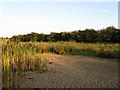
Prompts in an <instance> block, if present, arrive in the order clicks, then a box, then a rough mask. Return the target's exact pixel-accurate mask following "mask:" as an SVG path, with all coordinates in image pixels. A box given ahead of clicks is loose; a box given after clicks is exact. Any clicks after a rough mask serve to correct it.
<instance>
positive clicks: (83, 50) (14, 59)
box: [2, 40, 120, 88]
mask: <svg viewBox="0 0 120 90" xmlns="http://www.w3.org/2000/svg"><path fill="white" fill-rule="evenodd" d="M49 52H52V53H57V54H72V55H87V56H95V57H105V58H119V57H120V56H119V55H118V52H119V50H118V44H112V43H111V44H110V43H109V44H108V43H106V44H104V43H76V42H10V41H9V40H8V41H3V45H2V76H3V77H2V83H3V87H5V88H8V87H19V85H18V84H17V77H18V75H21V74H22V75H24V72H27V71H34V70H38V69H40V70H44V71H45V70H46V66H47V61H48V60H50V59H51V58H55V57H54V56H53V57H51V56H47V58H44V57H43V56H42V53H49ZM40 53H41V56H39V57H38V54H40ZM15 80H16V81H15Z"/></svg>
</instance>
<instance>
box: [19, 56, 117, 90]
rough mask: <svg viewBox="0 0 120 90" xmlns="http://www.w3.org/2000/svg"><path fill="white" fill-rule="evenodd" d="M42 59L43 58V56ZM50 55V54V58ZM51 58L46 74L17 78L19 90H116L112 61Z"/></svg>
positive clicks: (32, 74) (115, 64) (78, 57)
mask: <svg viewBox="0 0 120 90" xmlns="http://www.w3.org/2000/svg"><path fill="white" fill-rule="evenodd" d="M45 55H46V54H45ZM51 55H52V54H51ZM54 55H55V59H54V60H51V61H50V62H51V63H49V64H48V66H49V67H50V69H51V70H50V71H46V72H43V73H40V72H39V71H36V72H27V73H26V74H25V76H22V77H21V78H19V85H20V87H21V88H117V87H118V63H117V60H115V59H101V58H94V57H87V56H73V55H57V54H54Z"/></svg>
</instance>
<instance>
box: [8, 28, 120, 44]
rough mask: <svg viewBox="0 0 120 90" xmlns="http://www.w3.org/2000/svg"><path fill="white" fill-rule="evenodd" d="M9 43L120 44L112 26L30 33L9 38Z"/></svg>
mask: <svg viewBox="0 0 120 90" xmlns="http://www.w3.org/2000/svg"><path fill="white" fill-rule="evenodd" d="M10 40H11V41H18V42H29V41H32V42H34V41H37V42H40V41H44V42H48V41H52V42H57V41H76V42H91V43H94V42H108V43H120V30H119V29H116V28H115V27H113V26H110V27H107V28H106V29H102V30H99V31H96V30H94V29H86V30H83V31H81V30H78V31H72V32H61V33H56V32H51V34H49V35H45V34H43V33H41V34H38V33H34V32H32V33H30V34H27V35H18V36H13V37H11V38H10Z"/></svg>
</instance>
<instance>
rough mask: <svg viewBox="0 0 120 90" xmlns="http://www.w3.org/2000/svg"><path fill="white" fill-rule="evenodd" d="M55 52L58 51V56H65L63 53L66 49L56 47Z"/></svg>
mask: <svg viewBox="0 0 120 90" xmlns="http://www.w3.org/2000/svg"><path fill="white" fill-rule="evenodd" d="M55 51H56V52H57V53H58V54H63V53H64V47H63V46H56V47H55Z"/></svg>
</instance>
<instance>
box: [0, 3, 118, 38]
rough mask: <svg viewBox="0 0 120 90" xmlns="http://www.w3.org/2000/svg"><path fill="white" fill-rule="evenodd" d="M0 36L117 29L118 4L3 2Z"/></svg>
mask: <svg viewBox="0 0 120 90" xmlns="http://www.w3.org/2000/svg"><path fill="white" fill-rule="evenodd" d="M0 6H1V9H0V11H1V14H0V21H1V22H0V25H1V26H0V36H2V37H12V36H13V35H19V34H22V35H23V34H27V33H31V32H36V33H44V34H49V33H50V32H63V31H67V32H69V31H75V30H85V29H86V28H90V29H91V28H93V29H96V30H99V29H103V28H106V27H108V26H114V27H116V28H118V2H3V3H1V4H0Z"/></svg>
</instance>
